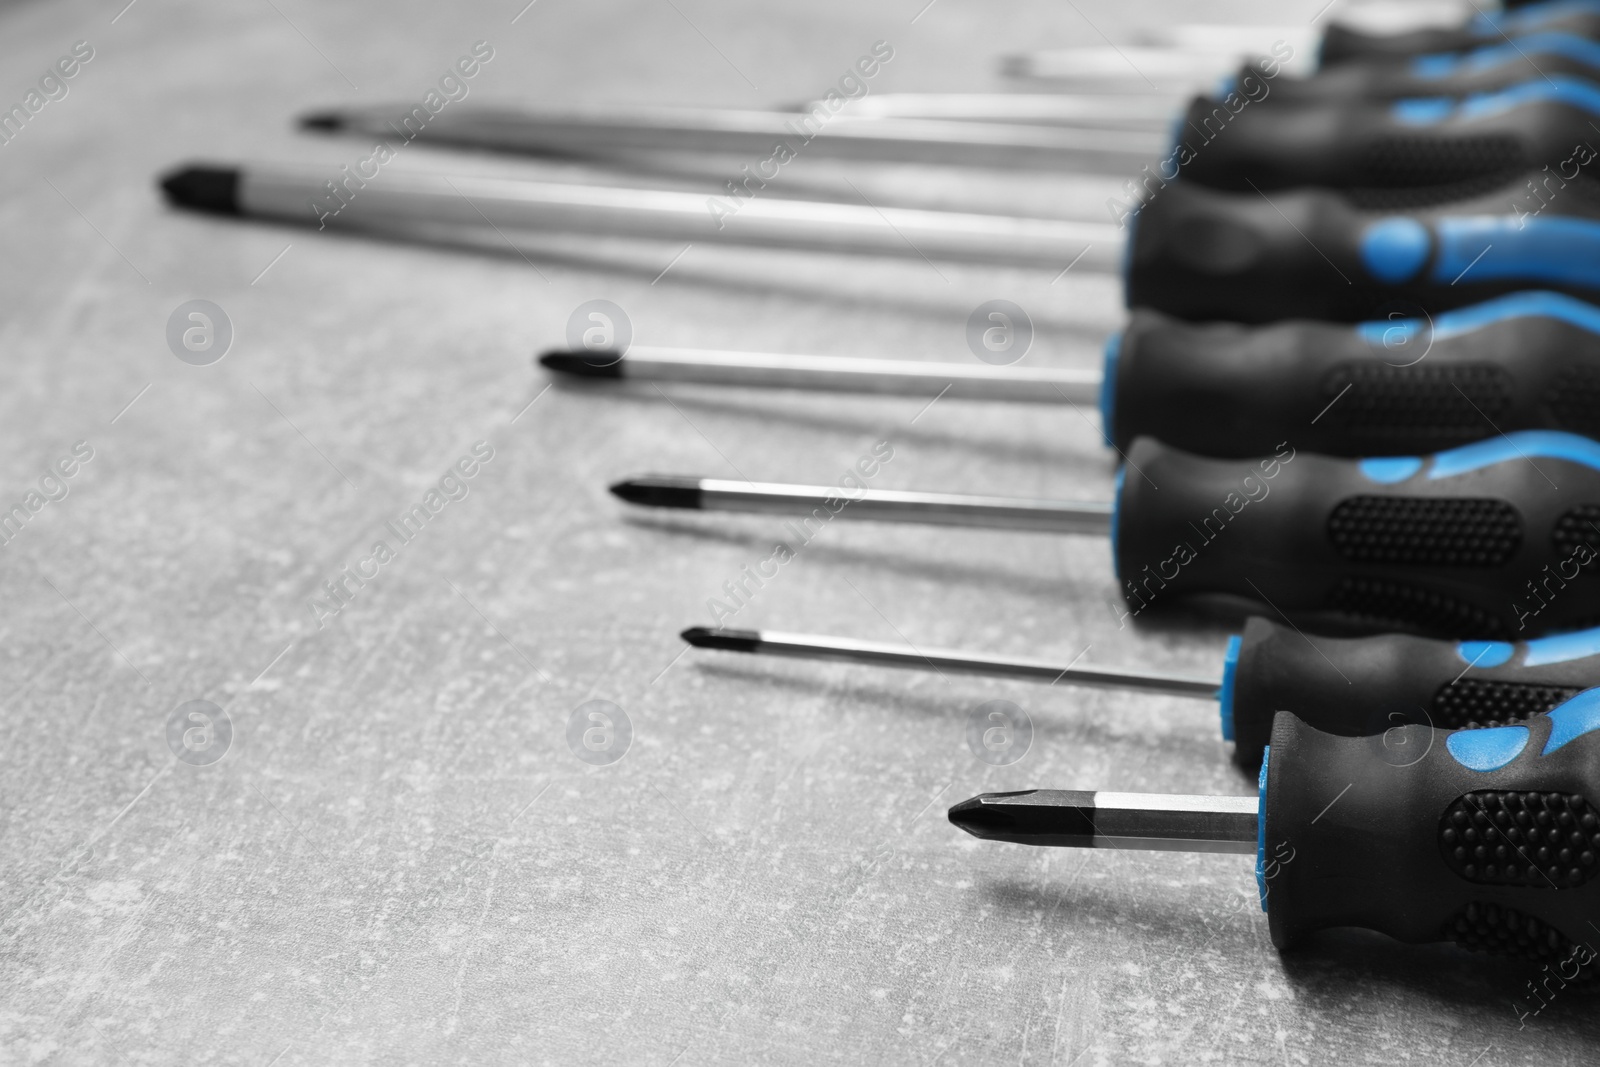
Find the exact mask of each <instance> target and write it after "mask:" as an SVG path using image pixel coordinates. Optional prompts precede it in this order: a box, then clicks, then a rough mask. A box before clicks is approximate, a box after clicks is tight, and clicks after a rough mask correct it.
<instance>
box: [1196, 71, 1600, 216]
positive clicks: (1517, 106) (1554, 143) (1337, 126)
mask: <svg viewBox="0 0 1600 1067" xmlns="http://www.w3.org/2000/svg"><path fill="white" fill-rule="evenodd" d="M1534 78H1535V80H1534V81H1531V82H1524V83H1522V84H1521V85H1518V86H1516V87H1514V88H1509V89H1505V90H1502V91H1500V92H1498V93H1494V94H1490V95H1489V96H1487V97H1484V98H1479V99H1474V100H1471V101H1454V100H1451V99H1449V98H1447V97H1429V98H1427V99H1423V100H1405V101H1398V102H1389V101H1383V102H1378V101H1365V100H1353V101H1352V100H1340V101H1328V102H1306V103H1294V102H1291V101H1287V100H1281V101H1273V102H1270V103H1269V102H1268V101H1270V100H1271V97H1270V95H1269V96H1267V97H1264V98H1263V99H1262V101H1261V102H1260V104H1246V103H1236V104H1235V106H1232V107H1230V106H1229V105H1228V104H1227V103H1226V102H1225V101H1223V100H1214V99H1210V98H1207V97H1200V98H1198V99H1196V100H1195V101H1194V102H1193V103H1192V104H1191V105H1190V106H1189V110H1188V112H1187V113H1186V115H1185V116H1184V119H1183V121H1182V123H1181V124H1180V125H1179V126H1178V128H1177V143H1178V144H1179V145H1181V146H1183V147H1182V148H1181V149H1179V152H1178V156H1177V158H1178V163H1179V174H1180V175H1181V176H1182V177H1184V178H1186V179H1188V180H1190V181H1196V182H1200V183H1201V184H1203V185H1209V186H1212V187H1214V188H1217V189H1232V190H1236V191H1249V192H1258V191H1260V190H1272V189H1286V188H1290V187H1293V186H1299V185H1319V186H1326V187H1328V188H1335V189H1348V188H1393V187H1405V186H1436V185H1446V184H1449V183H1451V182H1460V181H1467V180H1471V179H1474V178H1485V177H1495V176H1506V175H1510V174H1513V173H1516V172H1518V171H1524V170H1527V171H1536V170H1539V169H1540V168H1542V167H1544V166H1545V165H1546V164H1549V165H1550V166H1551V167H1552V168H1555V167H1557V166H1559V165H1560V164H1561V163H1562V162H1563V161H1565V160H1568V159H1569V158H1571V157H1573V156H1574V154H1575V153H1579V154H1582V155H1583V156H1584V158H1585V160H1586V161H1592V160H1593V159H1594V152H1593V151H1592V150H1590V151H1588V152H1586V153H1585V152H1583V150H1582V147H1581V146H1584V145H1586V144H1588V143H1589V142H1592V141H1595V140H1600V135H1597V134H1596V133H1595V131H1594V128H1593V127H1592V126H1591V125H1590V123H1591V122H1592V121H1593V120H1594V116H1593V115H1592V114H1591V113H1590V112H1589V111H1588V110H1587V109H1586V108H1584V107H1582V106H1580V105H1579V104H1577V103H1574V102H1571V97H1572V95H1573V94H1582V93H1584V92H1587V94H1588V95H1589V96H1593V95H1594V94H1595V89H1594V87H1593V86H1592V85H1590V84H1589V83H1587V82H1582V81H1580V80H1579V79H1575V78H1572V77H1571V76H1570V75H1563V76H1560V77H1559V78H1558V77H1556V76H1541V75H1537V74H1536V75H1534ZM1233 99H1234V100H1236V101H1237V100H1242V99H1243V98H1240V97H1234V98H1233ZM1568 170H1569V172H1572V173H1575V172H1576V161H1574V163H1572V164H1569V165H1568Z"/></svg>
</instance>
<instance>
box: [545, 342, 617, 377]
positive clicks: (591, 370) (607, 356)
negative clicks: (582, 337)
mask: <svg viewBox="0 0 1600 1067" xmlns="http://www.w3.org/2000/svg"><path fill="white" fill-rule="evenodd" d="M539 365H540V366H541V367H544V368H545V369H546V370H553V371H559V372H560V373H562V374H571V375H573V376H575V377H578V378H620V377H622V354H621V353H620V352H570V351H566V350H563V349H557V350H554V351H550V352H546V353H545V354H544V355H542V356H540V357H539Z"/></svg>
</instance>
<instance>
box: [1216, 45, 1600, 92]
mask: <svg viewBox="0 0 1600 1067" xmlns="http://www.w3.org/2000/svg"><path fill="white" fill-rule="evenodd" d="M1263 73H1264V72H1263V70H1261V69H1258V68H1257V67H1256V66H1254V65H1246V66H1245V67H1243V68H1242V69H1241V70H1240V71H1239V74H1238V76H1236V77H1235V78H1233V79H1232V80H1231V81H1230V82H1229V83H1228V84H1227V85H1226V86H1225V87H1224V90H1223V91H1222V92H1221V93H1220V94H1219V99H1220V98H1225V97H1226V96H1227V94H1228V92H1229V91H1233V92H1239V91H1241V90H1245V89H1250V88H1252V86H1251V84H1250V83H1248V82H1246V81H1245V80H1244V79H1245V78H1247V77H1249V76H1250V75H1252V74H1254V75H1255V76H1256V77H1258V78H1259V77H1261V76H1262V74H1263ZM1546 74H1549V75H1551V76H1555V75H1558V74H1567V75H1573V76H1576V77H1580V78H1595V77H1597V76H1600V42H1596V41H1592V40H1589V39H1588V38H1585V37H1579V36H1577V35H1576V34H1572V33H1561V32H1555V31H1537V32H1534V33H1530V34H1527V35H1526V36H1523V37H1519V38H1517V40H1515V41H1504V40H1498V39H1497V41H1496V43H1494V44H1481V45H1479V46H1477V47H1475V48H1473V49H1472V50H1471V51H1466V52H1442V53H1434V54H1432V55H1418V56H1415V57H1412V58H1407V59H1404V60H1401V61H1399V62H1396V61H1395V60H1394V59H1392V58H1390V59H1378V58H1373V57H1371V56H1367V57H1363V58H1360V59H1355V60H1351V61H1349V62H1345V63H1339V64H1336V65H1334V66H1329V67H1324V68H1323V69H1322V70H1319V71H1318V72H1317V73H1315V74H1312V75H1310V76H1308V77H1304V78H1278V79H1277V80H1275V81H1273V82H1272V84H1271V86H1270V87H1269V90H1268V95H1269V96H1270V98H1271V99H1272V101H1273V102H1274V103H1306V102H1313V101H1327V102H1337V101H1349V100H1361V99H1369V100H1379V99H1383V100H1394V99H1399V98H1401V97H1419V96H1466V95H1467V94H1469V93H1483V92H1494V91H1496V90H1500V89H1506V88H1509V87H1510V86H1513V85H1516V84H1517V83H1518V82H1523V81H1528V80H1529V79H1532V78H1539V77H1543V76H1544V75H1546ZM1257 91H1259V90H1257Z"/></svg>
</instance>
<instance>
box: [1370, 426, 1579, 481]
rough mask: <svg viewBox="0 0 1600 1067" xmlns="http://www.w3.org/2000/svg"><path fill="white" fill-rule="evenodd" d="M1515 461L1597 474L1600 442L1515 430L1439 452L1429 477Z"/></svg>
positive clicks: (1553, 432)
mask: <svg viewBox="0 0 1600 1067" xmlns="http://www.w3.org/2000/svg"><path fill="white" fill-rule="evenodd" d="M1515 459H1564V460H1566V461H1568V462H1570V463H1581V464H1583V465H1584V466H1585V467H1589V468H1590V469H1592V470H1597V471H1600V442H1597V441H1592V440H1590V439H1589V438H1587V437H1580V436H1578V435H1577V434H1575V433H1563V432H1562V431H1560V430H1518V431H1516V432H1515V433H1509V434H1502V435H1501V436H1499V437H1493V438H1490V439H1489V440H1487V441H1478V442H1476V443H1474V444H1470V445H1462V446H1461V447H1460V448H1452V449H1449V450H1448V451H1445V452H1440V453H1438V454H1437V455H1435V456H1434V457H1433V467H1432V468H1431V469H1430V470H1429V471H1428V478H1429V479H1430V480H1431V479H1434V478H1453V477H1455V476H1456V475H1458V474H1468V473H1470V472H1472V471H1475V470H1481V469H1482V468H1484V467H1492V466H1494V465H1495V464H1496V463H1508V462H1510V461H1511V460H1515ZM1374 462H1377V461H1376V460H1370V459H1369V460H1364V461H1363V463H1362V465H1363V466H1365V465H1366V464H1367V463H1374Z"/></svg>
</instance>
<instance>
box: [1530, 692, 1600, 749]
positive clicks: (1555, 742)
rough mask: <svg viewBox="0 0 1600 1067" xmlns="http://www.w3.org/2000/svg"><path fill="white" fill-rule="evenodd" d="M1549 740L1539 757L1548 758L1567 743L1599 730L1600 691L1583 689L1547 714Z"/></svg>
mask: <svg viewBox="0 0 1600 1067" xmlns="http://www.w3.org/2000/svg"><path fill="white" fill-rule="evenodd" d="M1549 719H1550V739H1549V740H1548V741H1546V742H1545V743H1544V751H1543V752H1541V753H1539V754H1540V755H1541V756H1548V755H1550V753H1552V752H1554V751H1555V750H1556V749H1558V748H1560V747H1561V746H1562V745H1564V744H1566V743H1567V742H1569V741H1576V740H1577V739H1578V738H1580V737H1582V736H1583V735H1584V734H1587V733H1592V732H1594V731H1595V730H1600V689H1585V690H1584V691H1583V692H1581V693H1579V694H1578V695H1577V696H1575V697H1573V698H1572V699H1571V700H1568V701H1567V702H1566V703H1565V704H1562V705H1561V706H1559V707H1557V708H1554V709H1552V710H1551V712H1550V714H1549Z"/></svg>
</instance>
